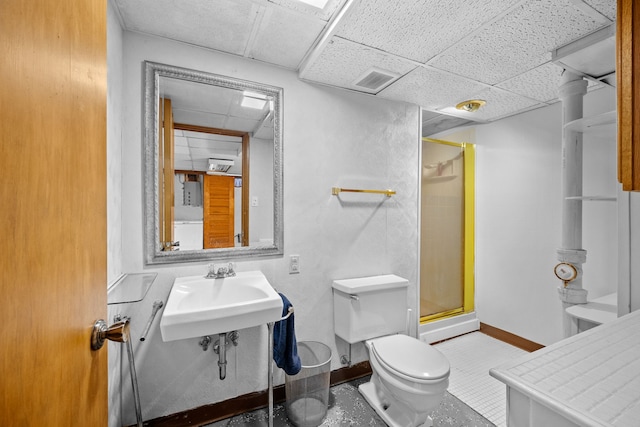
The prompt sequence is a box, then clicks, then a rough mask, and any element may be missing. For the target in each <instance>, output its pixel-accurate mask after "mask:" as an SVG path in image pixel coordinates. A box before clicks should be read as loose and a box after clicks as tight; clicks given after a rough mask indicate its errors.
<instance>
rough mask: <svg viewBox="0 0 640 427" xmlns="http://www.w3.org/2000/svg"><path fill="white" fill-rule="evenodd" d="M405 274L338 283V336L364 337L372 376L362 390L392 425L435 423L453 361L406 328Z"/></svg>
mask: <svg viewBox="0 0 640 427" xmlns="http://www.w3.org/2000/svg"><path fill="white" fill-rule="evenodd" d="M408 285H409V282H408V281H407V280H406V279H403V278H401V277H398V276H395V275H391V274H390V275H384V276H373V277H363V278H357V279H345V280H336V281H334V282H333V301H334V309H333V310H334V322H335V331H336V335H337V336H339V337H340V338H342V339H343V340H345V341H346V342H348V343H349V344H353V343H357V342H362V341H365V343H366V346H367V350H368V351H369V361H370V363H371V369H372V371H373V375H372V376H371V381H369V382H368V383H366V384H362V385H361V386H360V387H359V390H360V393H362V395H363V396H364V397H365V399H366V400H367V402H369V404H370V405H371V406H372V407H373V408H374V409H375V411H376V412H377V413H378V415H380V417H381V418H382V419H383V420H384V421H385V422H386V423H387V424H388V425H390V426H392V427H409V426H411V427H413V426H432V425H433V423H432V421H431V418H430V417H429V414H430V413H431V412H432V411H433V410H434V409H435V408H437V407H438V405H439V404H440V402H441V401H442V398H443V396H444V393H445V391H446V390H447V386H448V385H449V361H448V360H447V359H446V358H445V357H444V355H443V354H442V353H440V352H439V351H438V350H436V349H435V348H433V347H432V346H430V345H429V344H427V343H424V342H422V341H419V340H417V339H415V338H412V337H410V336H407V335H400V333H404V332H405V330H406V328H407V287H408Z"/></svg>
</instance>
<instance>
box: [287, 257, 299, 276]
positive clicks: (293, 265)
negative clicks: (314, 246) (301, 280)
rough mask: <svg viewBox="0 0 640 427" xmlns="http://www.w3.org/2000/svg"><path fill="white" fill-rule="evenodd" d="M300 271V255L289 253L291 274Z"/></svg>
mask: <svg viewBox="0 0 640 427" xmlns="http://www.w3.org/2000/svg"><path fill="white" fill-rule="evenodd" d="M298 273H300V255H289V274H298Z"/></svg>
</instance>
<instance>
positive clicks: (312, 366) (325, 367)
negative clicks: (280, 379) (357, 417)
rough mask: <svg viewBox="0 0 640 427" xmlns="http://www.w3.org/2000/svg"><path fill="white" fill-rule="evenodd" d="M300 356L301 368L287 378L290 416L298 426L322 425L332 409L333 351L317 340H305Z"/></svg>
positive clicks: (301, 343) (288, 412) (286, 386)
mask: <svg viewBox="0 0 640 427" xmlns="http://www.w3.org/2000/svg"><path fill="white" fill-rule="evenodd" d="M298 356H300V361H301V363H302V369H300V372H298V373H297V374H296V375H286V376H285V393H286V396H287V401H286V409H287V416H288V417H289V420H290V421H291V422H292V423H293V424H294V425H296V426H297V427H315V426H319V425H320V424H321V423H322V420H323V419H324V417H325V416H326V415H327V408H328V406H329V383H330V381H329V378H330V376H331V349H330V348H329V347H327V346H326V345H324V344H322V343H320V342H317V341H302V342H299V343H298Z"/></svg>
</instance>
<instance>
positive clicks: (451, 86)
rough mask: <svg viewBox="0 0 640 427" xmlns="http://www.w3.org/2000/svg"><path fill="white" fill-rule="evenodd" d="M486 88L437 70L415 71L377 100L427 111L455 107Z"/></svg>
mask: <svg viewBox="0 0 640 427" xmlns="http://www.w3.org/2000/svg"><path fill="white" fill-rule="evenodd" d="M485 87H486V86H485V85H482V84H480V83H476V82H473V81H470V80H468V79H463V78H461V77H457V76H454V75H450V74H448V73H444V72H442V71H439V70H435V69H431V68H425V67H418V68H416V69H415V70H413V71H412V72H410V73H409V74H407V75H406V76H404V77H402V78H401V79H399V80H397V81H396V82H395V83H392V84H391V85H390V86H388V87H387V88H385V89H384V90H382V91H381V92H380V93H379V94H378V96H380V97H382V98H387V99H395V100H398V101H406V102H411V103H414V104H417V105H419V106H421V107H423V108H425V109H427V110H432V111H433V110H436V109H438V108H443V107H449V106H455V105H456V104H457V103H459V102H461V101H464V100H465V99H469V98H468V97H467V95H468V94H469V93H477V92H480V91H482V90H483V89H484V88H485Z"/></svg>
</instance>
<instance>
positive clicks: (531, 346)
mask: <svg viewBox="0 0 640 427" xmlns="http://www.w3.org/2000/svg"><path fill="white" fill-rule="evenodd" d="M480 332H482V333H483V334H485V335H489V336H490V337H492V338H495V339H497V340H500V341H503V342H506V343H507V344H511V345H512V346H514V347H518V348H520V349H522V350H524V351H528V352H529V353H531V352H533V351H536V350H540V349H541V348H544V346H543V345H542V344H538V343H536V342H533V341H529V340H528V339H525V338H522V337H521V336H518V335H515V334H512V333H511V332H507V331H505V330H503V329H499V328H496V327H495V326H491V325H487V324H486V323H482V322H480Z"/></svg>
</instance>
